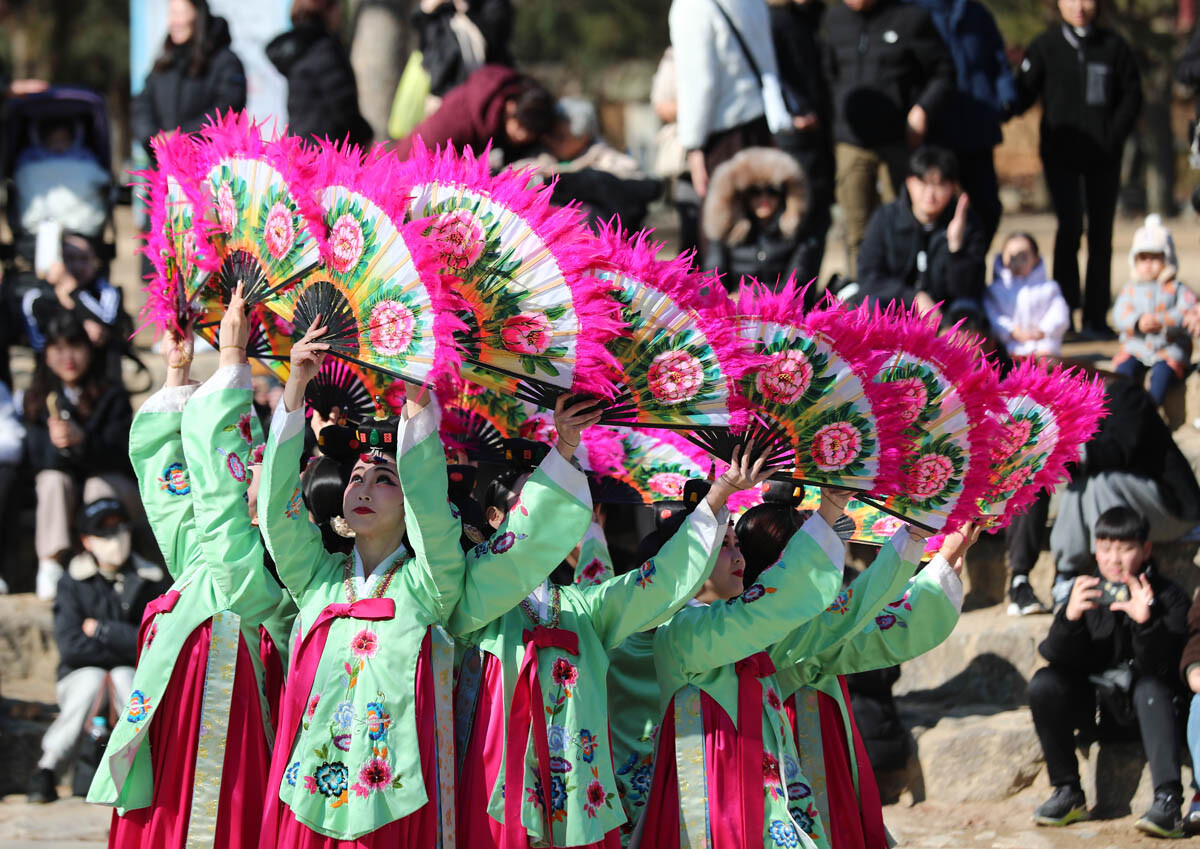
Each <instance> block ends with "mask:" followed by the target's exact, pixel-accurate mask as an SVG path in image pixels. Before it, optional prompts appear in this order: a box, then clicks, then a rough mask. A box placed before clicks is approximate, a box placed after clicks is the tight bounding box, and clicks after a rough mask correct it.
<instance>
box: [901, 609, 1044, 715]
mask: <svg viewBox="0 0 1200 849" xmlns="http://www.w3.org/2000/svg"><path fill="white" fill-rule="evenodd" d="M1050 622H1051V617H1049V616H1006V615H1005V614H1004V613H1003V611H1001V610H998V609H996V608H991V609H989V610H976V611H971V612H969V613H964V614H963V615H962V617H961V618H960V619H959V621H958V625H957V626H956V627H955V629H954V631H953V632H952V633H951V634H950V636H949V637H948V638H947V639H946V640H945V642H943V643H942V644H941V645H940V646H938V647H937V648H935V649H934V650H933V651H930V652H927V653H926V654H924V655H921V656H920V657H918V658H916V659H914V660H910V661H908V662H907V663H905V664H903V665H902V666H901V667H900V680H899V681H898V682H897V683H896V686H895V687H893V692H894V693H895V694H896V695H911V696H913V697H914V698H917V699H920V700H923V701H927V702H928V701H935V702H941V701H945V702H949V703H953V704H956V705H961V704H969V703H975V704H987V705H991V706H993V709H994V708H995V707H1006V708H1007V707H1016V706H1018V705H1022V704H1024V703H1025V688H1026V686H1027V685H1028V683H1029V678H1030V677H1031V676H1032V675H1033V673H1034V672H1035V671H1036V670H1037V669H1038V667H1039V666H1041V665H1042V660H1041V658H1040V656H1039V655H1038V653H1037V647H1038V644H1039V643H1040V642H1041V641H1042V640H1043V639H1045V637H1046V633H1047V631H1049V629H1050Z"/></svg>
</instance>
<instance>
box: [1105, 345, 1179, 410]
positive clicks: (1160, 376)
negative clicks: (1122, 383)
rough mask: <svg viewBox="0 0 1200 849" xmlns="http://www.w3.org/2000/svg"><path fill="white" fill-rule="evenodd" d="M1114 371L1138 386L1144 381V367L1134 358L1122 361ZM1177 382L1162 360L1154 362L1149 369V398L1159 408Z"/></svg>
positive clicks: (1169, 368) (1172, 371)
mask: <svg viewBox="0 0 1200 849" xmlns="http://www.w3.org/2000/svg"><path fill="white" fill-rule="evenodd" d="M1116 371H1117V374H1123V375H1125V376H1126V377H1128V378H1130V379H1131V380H1133V381H1134V382H1135V383H1136V384H1137V385H1138V386H1141V385H1142V382H1143V381H1144V380H1145V379H1146V367H1145V366H1144V365H1142V364H1141V363H1140V362H1138V360H1137V359H1136V358H1134V357H1130V358H1129V359H1127V360H1124V361H1122V362H1121V364H1120V365H1119V366H1117V369H1116ZM1178 382H1179V376H1178V375H1176V374H1175V371H1174V370H1173V369H1172V368H1171V367H1170V366H1169V365H1167V363H1166V362H1165V361H1164V360H1159V361H1158V362H1156V363H1155V364H1154V365H1153V366H1152V367H1151V368H1150V397H1151V398H1153V399H1154V403H1155V404H1157V405H1158V406H1160V407H1161V406H1162V402H1163V399H1165V398H1166V397H1167V392H1169V391H1170V389H1171V387H1172V386H1174V385H1175V384H1176V383H1178Z"/></svg>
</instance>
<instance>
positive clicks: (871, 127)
mask: <svg viewBox="0 0 1200 849" xmlns="http://www.w3.org/2000/svg"><path fill="white" fill-rule="evenodd" d="M825 33H826V35H825V43H826V50H825V53H824V57H825V76H826V79H827V80H828V84H829V88H830V90H831V92H832V97H833V111H834V124H833V140H834V141H835V142H836V151H835V152H836V157H837V202H838V205H839V206H841V207H842V209H843V210H844V211H845V213H846V249H847V252H848V257H849V265H850V275H849V276H850V278H851V279H856V267H855V261H856V258H857V255H858V246H859V244H860V243H861V242H862V239H863V233H864V232H865V231H866V227H867V219H868V218H869V217H870V215H871V213H872V212H873V211H874V209H875V208H876V207H877V206H878V205H879V203H880V196H879V192H878V190H877V188H876V186H877V183H878V182H879V172H880V170H881V169H882V168H883V167H884V166H886V167H887V169H888V172H889V174H890V176H891V188H892V192H893V194H891V195H885V196H884V198H883V200H885V201H886V200H892V199H893V198H894V197H895V195H896V194H899V192H900V185H901V183H903V182H904V177H905V176H906V174H907V169H906V164H907V158H908V151H909V149H910V148H912V147H916V146H917V145H918V144H920V143H921V141H922V140H923V139H924V136H925V133H926V130H927V129H928V126H929V122H930V120H931V118H932V116H933V114H934V113H936V112H937V111H938V110H939V109H941V108H942V106H943V105H944V103H945V102H946V99H947V98H948V97H949V96H950V93H951V92H952V91H953V89H954V85H955V76H954V63H953V62H952V61H951V58H950V52H949V51H948V50H947V48H946V44H945V42H943V41H942V38H941V36H940V35H938V31H937V28H936V27H935V26H934V24H933V20H932V19H931V18H930V17H929V13H928V12H926V11H925V10H924V9H922V8H920V7H919V6H916V5H913V4H911V3H903V2H900V0H844V2H842V3H835V4H834V5H833V6H832V7H831V8H830V9H829V11H828V12H827V13H826V14H825Z"/></svg>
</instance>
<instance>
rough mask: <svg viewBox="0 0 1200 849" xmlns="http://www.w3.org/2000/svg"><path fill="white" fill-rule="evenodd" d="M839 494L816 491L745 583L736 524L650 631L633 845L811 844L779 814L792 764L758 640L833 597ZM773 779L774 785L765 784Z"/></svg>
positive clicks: (840, 554)
mask: <svg viewBox="0 0 1200 849" xmlns="http://www.w3.org/2000/svg"><path fill="white" fill-rule="evenodd" d="M847 500H848V495H847V494H846V493H843V492H838V491H831V490H824V491H822V494H821V506H820V508H819V509H818V510H817V512H816V513H815V514H814V515H813V516H812V518H810V519H809V520H808V521H806V522H805V523H804V525H803V526H802V527H801V528H800V530H798V531H796V532H795V533H794V534H792V535H791V537H790V539H789V540H788V542H787V545H786V546H785V547H784V549H783V554H782V555H781V556H780V559H779V560H778V561H777V562H776V563H775V564H774V565H773V566H771V567H770V568H768V569H765V570H763V572H762V574H760V575H759V576H758V579H757V580H756V581H755V582H754V583H753V584H751V585H750V586H744V583H743V580H744V572H745V566H746V564H745V561H744V559H743V557H742V554H741V552H740V550H739V548H738V543H737V538H736V536H735V535H734V532H733V529H732V528H731V529H729V530H728V531H727V534H728V542H727V549H725V550H723V552H722V556H720V557H718V559H717V563H716V565H715V566H714V567H713V571H712V574H711V575H710V577H709V579H708V581H707V582H706V583H705V584H704V586H703V588H701V590H700V591H699V592H698V593H697V594H696V596H695V598H694V599H692V600H691V601H690V602H689V603H688V605H687V606H686V607H684V608H683V609H682V610H680V611H679V612H678V613H676V614H675V616H673V617H672V618H671V619H670V621H668V622H667V623H666V624H664V625H660V626H659V628H658V630H657V631H655V634H654V668H655V671H656V673H657V677H658V683H659V707H660V714H659V715H660V716H661V717H662V719H661V723H660V725H659V728H658V741H657V744H656V745H657V749H656V753H655V760H654V777H653V779H652V781H651V786H650V790H649V795H648V798H647V801H646V805H645V810H644V813H643V814H642V818H641V820H640V822H639V823H638V825H637V827H636V829H635V831H634V834H633V836H632V838H631V840H630V846H633V847H642V846H644V847H650V846H653V847H666V849H673V847H678V846H681V845H684V842H685V841H684V839H683V835H684V834H686V835H687V842H689V843H690V844H691V845H697V843H698V842H699V841H701V840H703V839H704V836H705V835H706V834H707V835H711V842H712V844H713V845H715V846H752V845H757V844H758V843H759V842H762V843H763V844H765V845H769V846H776V845H778V846H809V845H811V842H812V838H811V837H810V836H809V833H808V831H806V830H804V826H805V825H808V826H809V828H812V829H814V830H815V831H818V832H819V831H821V830H823V826H822V825H821V823H820V822H819V821H818V820H814V821H813V822H812V823H807V824H805V823H799V822H796V821H795V820H794V819H793V817H792V816H791V815H790V814H789V812H788V799H787V793H786V791H785V790H783V789H782V788H783V787H784V772H783V770H784V765H785V764H786V763H787V762H788V759H789V758H790V759H791V761H793V762H795V761H796V760H797V757H796V748H795V742H794V741H793V739H792V735H791V734H789V733H786V722H785V717H784V714H783V702H782V699H781V698H780V695H779V693H780V689H779V683H778V681H777V680H776V677H775V666H774V663H773V662H772V660H771V658H770V656H769V655H768V653H767V649H769V647H770V646H772V645H773V644H774V643H776V642H777V641H779V640H781V639H783V638H784V637H785V636H787V635H788V634H789V633H790V632H791V631H793V630H794V629H795V628H797V627H799V626H800V625H802V624H803V623H804V622H806V621H808V620H810V619H812V618H813V617H815V616H817V615H819V614H820V613H821V611H823V610H825V608H827V607H828V606H829V604H830V602H832V601H833V599H834V597H835V596H836V594H837V592H838V590H839V589H840V587H841V583H842V564H843V562H844V559H845V550H844V546H843V544H842V541H841V539H840V538H839V537H838V536H837V534H836V533H835V532H834V530H833V523H834V522H835V521H836V520H837V518H838V516H840V515H841V513H842V511H843V509H844V507H845V504H846V501H847ZM772 788H775V791H774V792H773V791H772Z"/></svg>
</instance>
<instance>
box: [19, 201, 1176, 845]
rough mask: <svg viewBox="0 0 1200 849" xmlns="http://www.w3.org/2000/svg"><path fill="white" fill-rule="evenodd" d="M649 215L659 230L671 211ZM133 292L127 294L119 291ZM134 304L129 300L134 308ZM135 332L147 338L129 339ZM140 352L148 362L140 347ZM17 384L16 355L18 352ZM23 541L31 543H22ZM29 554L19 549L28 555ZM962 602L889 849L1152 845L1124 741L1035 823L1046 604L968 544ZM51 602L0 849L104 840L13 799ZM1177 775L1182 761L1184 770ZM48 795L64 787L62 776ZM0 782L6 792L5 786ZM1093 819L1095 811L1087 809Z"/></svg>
mask: <svg viewBox="0 0 1200 849" xmlns="http://www.w3.org/2000/svg"><path fill="white" fill-rule="evenodd" d="M118 212H119V218H118V232H120V233H121V234H122V236H123V238H122V240H121V242H120V250H121V256H120V257H119V259H118V262H117V265H116V268H115V270H114V275H113V277H114V280H116V281H117V282H121V283H124V284H125V285H126V287H127V291H132V288H133V287H132V286H130V281H133V280H135V279H136V277H137V275H136V272H135V265H134V262H133V259H132V256H131V255H130V250H131V246H132V242H131V240H130V239H128V234H129V233H130V232H131V228H130V226H129V221H128V217H127V212H128V211H127V210H124V209H122V210H119V211H118ZM663 223H664V224H665V225H667V226H668V227H669V220H667V219H664V221H663ZM1137 223H1138V222H1134V221H1118V223H1117V231H1116V238H1115V244H1114V258H1113V269H1114V274H1113V279H1114V282H1115V283H1116V284H1117V285H1120V284H1121V283H1123V282H1124V280H1125V279H1126V276H1127V272H1128V264H1127V258H1126V255H1127V251H1128V247H1129V243H1130V241H1131V238H1132V234H1133V230H1134V229H1135V228H1136V226H1137ZM1174 226H1175V238H1176V243H1177V246H1178V249H1179V254H1180V260H1181V262H1180V265H1181V268H1182V274H1181V278H1182V279H1183V280H1185V281H1187V280H1189V279H1195V280H1196V281H1197V282H1198V283H1200V238H1197V236H1198V235H1200V234H1198V233H1197V228H1196V224H1195V222H1194V221H1193V220H1187V221H1185V220H1180V221H1177V222H1175V225H1174ZM1015 229H1024V230H1028V231H1030V232H1032V233H1033V234H1034V235H1035V236H1036V237H1037V239H1038V240H1039V242H1040V243H1041V245H1042V247H1043V250H1044V251H1047V252H1048V251H1050V250H1051V249H1052V246H1053V230H1054V221H1053V218H1052V217H1051V216H1048V215H1014V216H1010V217H1006V219H1005V222H1004V231H1005V232H1007V231H1010V230H1015ZM841 254H842V252H841V251H840V249H839V248H838V247H837V236H836V233H835V234H834V237H833V238H831V243H830V255H829V256H828V257H827V259H826V265H825V269H824V271H823V275H822V276H823V277H827V276H828V275H829V274H830V273H832V272H834V271H838V270H841V267H842V266H843V264H844V263H843V258H842V256H841ZM132 300H136V298H133V299H132ZM134 308H135V309H136V304H135V305H134ZM140 341H145V343H146V344H147V345H148V344H149V340H148V339H145V338H144V336H143V339H142V340H140ZM1114 352H1115V346H1114V345H1111V344H1110V345H1089V346H1078V345H1076V346H1069V347H1068V349H1067V352H1066V353H1067V354H1068V355H1069V356H1076V357H1080V358H1083V359H1088V360H1091V361H1104V360H1106V359H1107V358H1108V357H1110V356H1111V355H1112V354H1113V353H1114ZM212 359H213V358H212V357H211V356H210V357H205V356H203V355H201V356H200V357H199V358H198V365H197V369H198V370H199V371H200V372H201V374H204V373H207V370H208V369H211V368H212V366H213V363H212V362H211V361H212ZM149 364H150V365H151V367H152V368H154V367H155V365H156V364H155V363H154V358H153V356H151V357H150V358H149ZM14 369H15V370H16V371H17V373H18V381H20V379H21V378H20V374H21V373H22V372H23V371H26V372H27V369H28V360H27V359H25V360H23V359H22V358H20V357H17V358H16V360H15V362H14ZM1167 414H1168V417H1169V419H1170V421H1171V423H1172V425H1173V426H1176V427H1177V429H1176V431H1175V433H1176V440H1177V441H1178V442H1179V443H1180V445H1181V447H1183V449H1184V451H1185V453H1187V454H1188V456H1189V457H1190V458H1192V461H1193V464H1195V463H1197V461H1200V430H1196V429H1195V428H1193V427H1192V426H1191V424H1190V422H1191V421H1192V420H1193V419H1195V418H1197V417H1200V377H1193V378H1192V381H1191V382H1190V383H1189V387H1188V391H1187V393H1186V400H1185V396H1184V393H1183V392H1180V393H1178V395H1177V396H1176V397H1174V398H1172V399H1170V401H1169V403H1168V409H1167ZM26 519H29V520H30V521H25V520H22V521H21V523H20V524H19V527H18V533H17V536H18V537H20V538H21V539H19V545H18V546H17V547H18V549H21V550H26V549H31V546H29V545H28V540H27V539H24V537H26V536H27V535H29V534H31V533H32V522H31V515H30V516H29V517H26ZM30 554H31V551H30ZM1195 554H1196V547H1195V545H1174V546H1167V547H1163V548H1162V549H1161V550H1160V552H1159V556H1160V558H1161V559H1162V560H1163V561H1164V562H1165V564H1166V567H1167V569H1168V571H1169V573H1170V574H1171V575H1172V577H1174V578H1175V579H1176V580H1179V581H1180V582H1181V583H1183V584H1184V585H1185V586H1186V587H1187V588H1188V589H1189V590H1193V591H1194V590H1195V589H1196V588H1197V586H1198V585H1200V569H1197V568H1196V566H1195V565H1194V563H1193V558H1194V557H1195ZM31 562H32V561H31ZM1051 576H1052V563H1050V559H1049V557H1048V556H1047V555H1044V556H1043V562H1042V563H1040V564H1039V566H1038V568H1037V569H1036V570H1035V573H1034V580H1035V584H1036V585H1037V587H1038V591H1039V593H1040V595H1041V596H1042V597H1043V598H1047V597H1048V596H1049V582H1050V580H1051ZM967 583H968V599H967V609H968V612H967V613H965V614H964V615H963V617H962V620H961V622H960V623H959V625H958V627H957V628H956V630H955V632H954V633H953V634H952V635H951V637H950V638H949V639H948V640H947V641H946V642H945V643H944V644H943V645H942V646H940V647H939V648H938V649H937V650H935V651H934V652H931V653H930V654H929V655H926V656H925V657H923V658H920V659H918V660H916V661H913V662H912V663H909V664H906V665H905V667H904V670H903V676H902V677H901V680H900V682H899V684H898V685H897V688H896V692H897V694H898V696H899V703H900V705H901V708H902V712H903V716H904V719H905V723H906V725H907V727H908V728H909V731H910V733H911V735H912V738H913V750H914V757H913V759H912V761H911V762H910V764H909V768H908V769H907V770H906V771H904V772H903V773H901V774H898V775H882V776H880V783H881V787H882V788H883V790H884V793H885V796H888V797H890V798H895V799H897V800H898V801H897V802H896V803H894V804H890V805H888V807H887V808H886V809H885V812H884V816H885V819H886V821H887V824H888V826H889V828H890V829H891V831H892V833H893V835H894V836H895V837H896V838H897V839H898V840H899V841H900V843H901V845H902V846H906V847H913V849H1043V847H1046V849H1051V847H1062V849H1076V847H1079V848H1080V849H1082V847H1089V849H1116V847H1121V849H1126V847H1147V846H1150V845H1159V844H1158V843H1157V842H1156V841H1152V840H1151V839H1150V838H1146V837H1142V836H1141V835H1139V834H1138V833H1137V832H1136V831H1135V830H1134V829H1133V821H1134V819H1135V818H1136V816H1137V815H1138V814H1140V813H1141V812H1142V811H1143V810H1144V809H1145V807H1146V806H1147V805H1148V804H1149V801H1150V796H1151V788H1150V787H1149V786H1148V776H1147V775H1146V770H1145V762H1144V759H1143V758H1142V755H1141V751H1140V747H1139V746H1138V745H1137V744H1122V745H1116V746H1106V747H1103V748H1102V747H1098V746H1096V745H1092V746H1091V747H1089V749H1088V750H1086V751H1081V752H1080V757H1081V773H1082V774H1083V775H1084V776H1085V779H1084V785H1085V789H1086V790H1087V793H1088V798H1089V801H1090V802H1091V803H1092V804H1093V805H1095V806H1096V810H1095V816H1096V817H1097V819H1095V820H1093V821H1091V822H1087V823H1081V824H1078V825H1075V826H1072V827H1071V828H1068V829H1065V830H1054V829H1040V828H1035V827H1034V826H1033V824H1032V822H1031V821H1030V815H1031V813H1032V811H1033V809H1034V808H1035V807H1036V806H1037V805H1038V804H1039V803H1040V802H1041V801H1042V800H1043V799H1044V798H1045V797H1046V796H1047V795H1048V793H1049V786H1048V784H1047V782H1046V778H1045V771H1044V767H1043V764H1042V761H1041V754H1040V750H1039V748H1038V745H1037V739H1036V737H1035V736H1034V733H1033V727H1032V724H1031V722H1030V720H1029V712H1028V709H1027V708H1026V707H1025V706H1024V702H1025V697H1024V693H1025V685H1026V683H1027V682H1028V680H1029V676H1030V675H1032V674H1033V672H1034V671H1035V670H1036V668H1037V667H1038V665H1039V659H1038V655H1037V644H1038V642H1039V641H1040V640H1041V639H1042V637H1043V636H1044V634H1045V630H1046V629H1047V628H1048V627H1049V621H1050V620H1049V617H1045V616H1042V617H1027V618H1023V619H1013V618H1010V617H1008V616H1007V615H1005V611H1004V605H1003V604H1002V603H1001V602H1002V597H1003V593H1004V588H1005V584H1006V570H1005V564H1004V552H1003V546H1002V545H999V544H998V543H996V542H995V541H990V542H985V543H982V544H981V545H980V546H978V547H977V549H976V551H975V552H973V556H972V558H971V562H970V563H969V564H968V581H967ZM50 624H51V623H50V608H49V605H47V604H45V603H42V602H39V601H37V600H36V599H35V598H34V597H33V596H31V595H14V596H8V597H3V596H0V758H2V759H3V761H4V765H5V769H3V770H0V797H2V800H0V846H3V847H5V849H9V847H11V849H24V847H37V849H49V848H50V847H55V849H75V848H76V847H78V849H84V847H88V849H90V847H101V846H103V845H104V843H105V838H106V834H107V824H108V820H109V816H110V812H109V811H108V810H107V809H102V808H95V807H92V806H88V805H86V804H84V803H83V802H82V800H79V799H64V800H61V801H59V802H57V803H55V804H54V805H53V806H50V807H35V806H31V805H28V804H27V803H26V802H25V798H24V790H25V787H26V785H27V781H28V776H29V774H30V772H31V770H32V768H33V766H34V764H35V762H36V759H37V753H38V747H39V741H40V737H41V734H42V732H43V731H44V729H45V727H46V725H47V723H48V722H49V721H50V719H51V718H52V717H53V710H54V706H53V702H54V670H55V666H56V664H57V657H56V653H55V649H54V642H53V636H52V633H51V628H50ZM1188 777H1190V773H1187V772H1185V781H1186V780H1187V778H1188ZM60 792H63V793H65V792H66V790H65V788H64V789H63V790H61V791H60ZM6 794H7V795H6ZM1100 817H1103V819H1101V818H1100Z"/></svg>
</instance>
